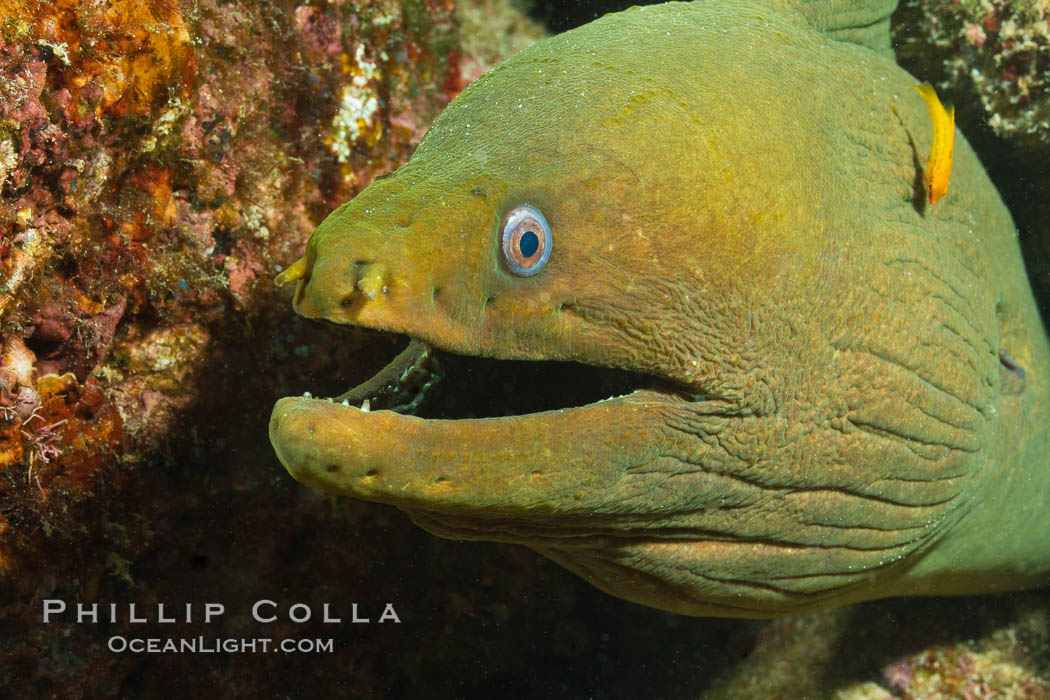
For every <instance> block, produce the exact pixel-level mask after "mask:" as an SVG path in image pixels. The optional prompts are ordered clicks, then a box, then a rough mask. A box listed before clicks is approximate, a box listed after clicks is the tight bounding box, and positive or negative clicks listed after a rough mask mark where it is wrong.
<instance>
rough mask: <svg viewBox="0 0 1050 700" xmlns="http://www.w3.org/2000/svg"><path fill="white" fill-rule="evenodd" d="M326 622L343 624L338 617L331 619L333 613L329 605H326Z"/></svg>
mask: <svg viewBox="0 0 1050 700" xmlns="http://www.w3.org/2000/svg"><path fill="white" fill-rule="evenodd" d="M324 621H325V623H329V622H342V620H340V619H339V618H338V617H331V612H330V611H329V610H328V603H325V604H324Z"/></svg>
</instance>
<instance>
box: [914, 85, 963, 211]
mask: <svg viewBox="0 0 1050 700" xmlns="http://www.w3.org/2000/svg"><path fill="white" fill-rule="evenodd" d="M912 87H913V88H915V91H916V92H918V93H919V95H920V96H921V97H922V99H923V101H925V102H926V107H928V108H929V110H930V121H932V122H933V143H932V144H931V145H930V157H929V159H928V160H927V161H926V193H927V195H929V197H930V204H936V203H937V200H939V199H940V198H941V197H943V196H944V195H946V194H948V179H949V178H950V177H951V176H952V147H953V146H954V145H955V107H953V106H952V103H951V102H948V103H946V104H944V105H941V101H940V99H939V98H938V97H937V92H936V91H935V90H934V89H933V86H932V85H930V84H929V83H923V84H922V85H912Z"/></svg>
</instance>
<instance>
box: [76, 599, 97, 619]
mask: <svg viewBox="0 0 1050 700" xmlns="http://www.w3.org/2000/svg"><path fill="white" fill-rule="evenodd" d="M88 617H90V618H91V621H92V622H98V603H91V604H90V605H85V604H84V603H77V624H80V623H82V622H83V621H84V619H85V618H88Z"/></svg>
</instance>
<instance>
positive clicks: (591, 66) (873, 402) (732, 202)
mask: <svg viewBox="0 0 1050 700" xmlns="http://www.w3.org/2000/svg"><path fill="white" fill-rule="evenodd" d="M654 57H657V58H656V59H654ZM916 82H918V81H916V80H915V79H914V78H912V77H911V76H909V75H908V74H907V73H905V72H904V71H903V70H901V69H900V68H898V67H897V66H896V65H894V64H893V63H892V62H890V61H889V60H888V59H886V58H885V57H883V56H882V55H879V54H877V53H875V52H873V51H871V50H869V49H866V48H863V47H861V46H858V45H856V44H851V43H845V42H841V41H834V40H830V39H829V38H828V37H826V36H824V35H822V34H819V33H817V32H816V31H815V30H813V29H812V28H811V27H810V25H809V24H808V23H807V20H806V18H805V17H804V16H803V15H802V14H800V13H797V12H795V11H794V10H792V9H785V8H780V7H777V6H770V5H768V4H765V3H761V2H732V1H727V2H718V3H711V4H699V3H697V4H668V5H662V6H652V7H645V8H640V9H633V10H629V11H627V12H625V13H621V14H617V15H611V16H607V17H604V18H602V19H600V20H598V21H596V22H594V23H592V24H590V25H587V26H585V27H582V28H580V29H578V30H575V31H572V32H569V33H567V34H563V35H561V36H558V37H554V38H552V39H549V40H547V41H544V42H542V43H540V44H537V45H535V46H533V47H531V48H530V49H528V50H526V51H524V52H522V53H521V54H519V55H518V56H516V57H514V58H513V59H511V60H510V61H508V62H506V63H505V64H503V65H502V66H501V67H499V68H498V69H497V70H495V71H493V72H492V73H490V74H488V75H486V76H483V77H482V78H481V79H480V80H478V81H477V82H476V83H475V84H474V85H472V86H471V87H470V88H469V89H468V90H466V91H465V92H464V93H463V94H462V95H461V96H460V97H459V98H457V99H456V100H455V102H454V103H453V104H452V105H451V106H450V107H449V108H448V109H447V110H446V111H445V112H444V113H443V114H442V115H441V116H440V117H439V119H438V120H437V121H436V122H435V123H434V125H433V127H432V129H431V130H430V132H429V133H428V134H427V136H426V138H425V140H424V142H423V143H422V144H421V145H420V147H419V149H418V151H417V153H416V154H415V155H414V157H413V158H412V160H411V162H410V163H409V164H408V165H406V166H405V167H404V168H402V169H401V170H399V171H397V172H396V173H395V174H393V175H392V176H390V177H388V178H384V179H382V180H380V181H378V182H376V183H375V184H374V185H373V186H371V187H370V188H368V189H367V190H366V191H365V192H363V193H362V194H360V195H359V196H358V197H357V198H355V199H354V200H353V201H352V202H350V203H348V204H347V205H344V206H343V207H341V208H340V209H339V210H337V211H336V212H334V213H333V214H332V215H331V216H330V217H329V218H328V219H327V220H326V221H325V222H324V223H323V224H322V225H321V226H320V227H319V228H318V230H317V231H316V232H315V233H314V235H313V237H312V238H311V240H310V242H309V245H308V248H307V253H306V256H305V258H304V262H303V265H302V271H303V273H304V277H303V279H301V280H300V281H299V286H298V289H297V291H296V295H295V306H296V309H297V310H298V311H299V312H300V313H302V314H304V315H306V316H308V317H311V318H320V319H328V320H330V321H334V322H336V323H342V324H352V325H357V326H364V327H368V328H374V329H382V330H388V331H394V332H398V333H404V334H407V335H409V336H411V337H413V338H417V339H421V340H423V341H425V342H426V343H429V344H431V345H433V346H436V347H437V348H439V349H442V350H446V351H450V352H454V353H459V354H464V355H480V356H487V357H493V358H502V359H560V360H571V361H575V362H579V363H585V364H590V365H601V366H608V367H619V368H626V369H631V370H637V371H640V372H645V373H649V374H652V375H656V376H659V377H662V378H665V379H666V380H669V383H667V384H663V385H660V386H659V387H655V388H653V389H648V390H640V391H636V392H634V393H632V394H628V395H626V396H622V397H619V398H615V399H611V400H607V401H602V402H599V403H594V404H588V405H585V406H582V407H578V408H569V409H565V410H557V411H549V412H543V413H536V414H529V415H522V416H514V417H508V418H481V419H464V420H438V419H430V420H423V419H420V418H416V417H413V416H407V415H401V414H398V413H394V412H391V411H371V412H365V411H361V410H359V409H357V408H356V407H353V406H343V405H339V404H337V403H331V402H327V401H323V400H316V399H308V398H289V399H283V400H281V401H280V402H279V403H278V404H277V406H276V408H275V409H274V413H273V418H272V422H271V427H270V435H271V440H272V442H273V444H274V447H275V449H276V451H277V454H278V455H279V457H280V459H281V461H282V462H283V463H284V464H285V466H286V467H287V468H288V470H289V471H290V472H291V473H292V475H293V476H295V478H297V479H299V480H301V481H303V482H305V483H307V484H310V485H312V486H315V487H317V488H320V489H324V490H327V491H332V492H336V493H342V494H347V495H350V496H353V497H356V498H362V499H366V500H370V501H378V502H381V503H389V504H393V505H396V506H398V507H400V508H402V509H404V510H405V511H407V512H408V513H409V514H410V515H411V516H412V517H413V519H414V520H415V521H416V522H417V523H419V524H420V525H421V526H423V527H425V528H426V529H428V530H430V531H431V532H434V533H436V534H438V535H442V536H446V537H454V538H463V539H488V540H497V541H506V542H518V543H522V544H525V545H528V546H530V547H532V548H534V549H535V550H537V551H539V552H541V553H543V554H544V555H546V556H548V557H550V558H551V559H553V560H555V561H557V562H559V563H561V564H562V565H564V566H566V567H567V568H569V569H571V570H572V571H575V572H576V573H578V574H579V575H581V576H583V577H585V578H586V579H588V580H589V581H591V582H592V583H594V584H595V585H596V586H598V587H600V588H602V589H604V590H606V591H608V592H610V593H612V594H614V595H618V596H622V597H624V598H627V599H630V600H634V601H638V602H641V603H644V604H647V605H651V606H655V607H658V608H663V609H666V610H672V611H676V612H680V613H685V614H691V615H719V616H769V615H779V614H786V613H794V612H799V611H803V610H811V609H816V608H822V607H829V606H832V605H840V604H844V603H848V602H852V601H858V600H864V599H870V598H877V597H882V596H889V595H909V594H942V593H971V592H984V591H996V590H1004V589H1010V588H1018V587H1022V586H1031V585H1038V584H1041V583H1045V582H1047V580H1048V570H1050V518H1047V517H1046V515H1045V512H1046V508H1047V506H1048V500H1050V497H1048V493H1050V489H1048V488H1047V484H1046V477H1047V474H1048V465H1050V456H1048V454H1050V451H1048V445H1047V433H1048V431H1047V425H1048V424H1050V423H1048V418H1050V416H1048V412H1050V407H1048V389H1047V385H1046V378H1047V371H1048V369H1050V363H1048V349H1047V342H1046V336H1045V333H1044V330H1043V327H1042V324H1041V322H1040V319H1039V317H1038V315H1037V312H1036V309H1035V305H1034V302H1033V300H1032V296H1031V292H1030V290H1029V288H1028V283H1027V279H1026V276H1025V272H1024V268H1023V265H1022V261H1021V258H1020V254H1019V250H1018V246H1017V242H1016V239H1015V233H1014V228H1013V225H1012V223H1011V220H1010V217H1009V215H1008V213H1007V211H1006V209H1005V208H1004V206H1003V204H1002V202H1001V201H1000V199H999V196H998V194H997V193H996V191H995V190H994V188H993V187H992V185H991V184H990V182H989V181H988V179H987V177H986V175H985V173H984V171H983V169H982V168H981V165H980V164H979V163H978V161H977V159H976V158H975V156H974V154H973V152H972V151H971V150H970V148H969V146H968V145H967V144H966V142H965V141H964V139H962V137H961V136H960V137H957V139H956V153H955V167H954V171H953V174H952V180H951V189H950V192H949V194H948V196H947V197H945V198H944V199H943V200H942V201H941V202H939V203H938V204H937V205H936V206H935V207H928V206H927V205H926V203H925V199H924V198H925V195H924V193H923V191H922V166H921V163H922V162H923V161H924V160H925V157H926V154H927V153H928V150H929V146H930V136H931V129H930V122H929V116H928V114H927V111H926V107H925V105H924V104H923V102H922V100H921V99H920V98H919V97H918V96H917V95H916V94H915V91H914V90H913V89H912V88H911V87H909V86H910V85H911V84H914V83H916ZM522 203H528V204H531V205H533V206H535V207H537V208H538V209H540V210H541V211H542V212H543V213H544V215H545V216H546V218H547V220H548V221H549V222H550V225H551V229H552V232H553V240H554V244H553V245H554V248H553V253H552V255H551V258H550V261H549V263H548V265H547V267H546V268H545V269H544V270H543V271H542V272H541V273H540V274H538V275H536V276H534V277H530V278H520V277H514V276H513V275H511V274H509V273H508V272H507V271H506V269H505V268H504V267H503V265H502V263H501V259H500V248H499V242H498V235H499V228H500V225H501V221H502V217H503V216H504V214H505V212H506V211H507V210H508V209H509V208H510V207H513V206H515V205H518V204H522ZM660 387H662V388H660ZM668 387H673V389H672V388H668Z"/></svg>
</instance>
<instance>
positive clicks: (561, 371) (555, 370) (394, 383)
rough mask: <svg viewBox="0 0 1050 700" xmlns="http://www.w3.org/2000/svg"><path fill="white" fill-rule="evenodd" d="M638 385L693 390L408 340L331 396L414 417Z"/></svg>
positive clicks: (504, 410)
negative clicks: (388, 358)
mask: <svg viewBox="0 0 1050 700" xmlns="http://www.w3.org/2000/svg"><path fill="white" fill-rule="evenodd" d="M402 344H404V342H403V343H402ZM639 390H648V391H652V392H658V393H660V394H662V395H664V397H665V398H667V399H672V400H673V399H676V398H677V399H678V400H687V401H695V400H697V398H699V397H697V396H696V395H695V394H692V393H690V392H689V391H688V390H687V389H686V388H685V387H681V386H677V385H675V384H674V383H672V382H669V381H667V380H665V379H662V378H659V377H655V376H653V375H649V374H644V373H641V372H633V371H629V370H623V369H612V368H607V367H598V366H593V365H586V364H581V363H576V362H562V361H554V360H498V359H490V358H485V357H473V356H466V355H456V354H452V353H448V352H443V351H440V350H437V349H436V348H434V347H432V346H430V345H427V344H426V343H424V342H422V341H419V340H408V341H407V345H405V346H404V349H403V350H401V351H400V352H399V353H398V354H397V356H396V357H395V358H394V359H393V360H391V361H390V362H389V363H388V364H387V365H386V366H384V367H383V368H382V369H381V370H379V372H377V373H376V374H375V375H374V376H373V377H371V378H370V379H368V380H366V381H364V382H362V383H361V384H358V385H357V386H355V387H353V388H351V389H349V390H348V391H346V392H345V393H343V394H341V395H339V396H336V397H333V398H332V401H334V402H336V403H342V404H344V405H348V406H355V407H358V408H361V409H362V410H366V411H377V410H391V411H395V412H397V413H402V414H407V415H414V416H417V417H419V418H439V419H469V418H498V417H506V416H520V415H527V414H531V413H541V412H544V411H553V410H559V409H567V408H575V407H579V406H583V405H586V404H591V403H595V402H598V401H602V400H605V399H609V398H614V397H618V396H624V395H627V394H631V393H634V392H636V391H639Z"/></svg>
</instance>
